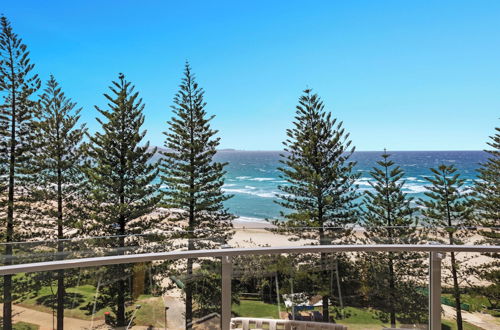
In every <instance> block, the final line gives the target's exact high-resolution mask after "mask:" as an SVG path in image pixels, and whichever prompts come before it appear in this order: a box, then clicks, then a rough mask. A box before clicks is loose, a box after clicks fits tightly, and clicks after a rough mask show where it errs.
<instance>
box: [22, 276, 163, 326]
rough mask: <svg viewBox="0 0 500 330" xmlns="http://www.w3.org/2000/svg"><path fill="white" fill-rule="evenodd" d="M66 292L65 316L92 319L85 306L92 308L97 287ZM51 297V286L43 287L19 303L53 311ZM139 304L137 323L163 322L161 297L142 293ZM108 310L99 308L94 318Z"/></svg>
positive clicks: (90, 286)
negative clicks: (36, 293) (67, 302)
mask: <svg viewBox="0 0 500 330" xmlns="http://www.w3.org/2000/svg"><path fill="white" fill-rule="evenodd" d="M66 292H67V300H69V306H68V307H66V309H65V316H66V317H72V318H77V319H82V320H90V319H92V315H91V314H90V312H89V310H88V309H86V308H85V306H87V305H88V304H90V310H92V307H93V302H94V296H95V287H94V286H92V285H82V286H78V287H73V288H67V289H66ZM50 299H52V291H51V290H50V287H43V288H42V289H41V290H40V292H39V293H38V295H37V296H35V297H30V298H29V299H25V300H23V301H22V302H20V303H18V304H19V305H20V306H23V307H26V308H31V309H34V310H38V311H41V312H46V313H52V308H51V307H50ZM43 300H46V301H45V303H42V302H43ZM137 304H139V305H141V308H140V309H139V310H138V311H137V313H136V316H135V321H134V323H135V324H137V325H154V323H155V322H156V321H159V322H163V314H164V307H163V301H162V298H161V297H152V296H150V295H141V296H139V297H138V299H137V301H136V302H135V305H137ZM135 305H134V306H130V307H129V308H128V309H129V310H133V309H134V308H135ZM106 311H109V308H103V309H101V310H97V311H96V314H95V316H94V319H96V320H97V319H103V318H104V312H106ZM16 329H17V328H16ZM21 329H22V330H28V329H30V328H19V330H21ZM33 329H36V328H33ZM30 330H31V329H30Z"/></svg>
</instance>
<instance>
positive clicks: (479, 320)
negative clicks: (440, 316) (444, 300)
mask: <svg viewBox="0 0 500 330" xmlns="http://www.w3.org/2000/svg"><path fill="white" fill-rule="evenodd" d="M441 306H442V307H443V312H444V318H446V319H449V320H450V319H451V320H455V315H456V311H455V308H453V307H451V306H447V305H441ZM462 319H463V320H464V321H466V322H469V323H470V324H473V325H475V326H477V327H480V328H482V329H500V322H499V321H498V320H496V318H495V317H493V316H491V315H490V314H484V313H479V312H475V313H469V312H467V311H462Z"/></svg>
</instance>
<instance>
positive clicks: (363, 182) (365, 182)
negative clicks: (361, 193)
mask: <svg viewBox="0 0 500 330" xmlns="http://www.w3.org/2000/svg"><path fill="white" fill-rule="evenodd" d="M370 181H372V180H371V179H370V178H359V179H357V180H356V182H355V183H356V184H357V185H358V186H366V187H371V185H370V183H369V182H370Z"/></svg>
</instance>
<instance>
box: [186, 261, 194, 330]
mask: <svg viewBox="0 0 500 330" xmlns="http://www.w3.org/2000/svg"><path fill="white" fill-rule="evenodd" d="M186 275H187V277H186V278H187V280H186V287H185V291H186V316H185V317H186V329H192V325H191V324H192V321H193V287H192V285H191V281H192V278H191V277H192V276H193V259H188V261H187V269H186Z"/></svg>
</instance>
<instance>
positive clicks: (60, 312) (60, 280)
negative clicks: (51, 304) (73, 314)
mask: <svg viewBox="0 0 500 330" xmlns="http://www.w3.org/2000/svg"><path fill="white" fill-rule="evenodd" d="M57 238H58V239H59V240H62V239H63V238H64V234H63V201H62V173H61V169H60V168H59V169H58V170H57ZM57 251H58V252H59V257H58V259H59V260H62V259H64V257H63V255H62V253H63V251H64V246H63V242H62V241H59V242H58V243H57ZM64 293H65V290H64V270H62V269H61V270H59V271H58V273H57V329H58V330H63V329H64Z"/></svg>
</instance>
